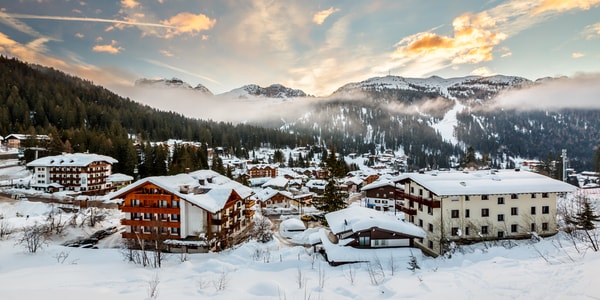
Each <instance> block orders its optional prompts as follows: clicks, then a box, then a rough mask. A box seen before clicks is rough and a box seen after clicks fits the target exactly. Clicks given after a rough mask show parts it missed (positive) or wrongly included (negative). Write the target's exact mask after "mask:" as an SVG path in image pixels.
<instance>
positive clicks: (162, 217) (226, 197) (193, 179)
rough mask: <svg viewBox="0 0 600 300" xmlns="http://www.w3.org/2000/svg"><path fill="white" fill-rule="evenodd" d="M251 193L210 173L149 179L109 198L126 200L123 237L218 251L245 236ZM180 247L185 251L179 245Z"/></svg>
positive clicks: (142, 180) (249, 220)
mask: <svg viewBox="0 0 600 300" xmlns="http://www.w3.org/2000/svg"><path fill="white" fill-rule="evenodd" d="M253 194H254V192H253V191H252V189H250V188H248V187H246V186H244V185H242V184H240V183H238V182H235V181H233V180H230V179H229V178H227V177H226V176H223V175H220V174H218V173H216V172H214V171H210V170H200V171H195V172H192V173H189V174H178V175H173V176H158V177H147V178H144V179H141V180H138V181H136V182H134V183H132V184H130V185H129V186H127V187H124V188H122V189H120V190H119V191H117V192H116V193H115V194H114V195H112V196H111V199H122V205H121V206H120V209H121V211H122V212H124V213H125V218H124V219H122V220H121V224H123V225H125V226H126V228H127V229H126V231H125V232H123V233H122V235H123V238H126V239H131V240H134V241H146V242H148V241H156V240H157V239H159V240H162V241H167V240H168V241H169V243H168V244H169V245H171V247H179V248H181V247H187V249H188V250H190V249H191V248H195V249H198V251H206V250H208V249H214V250H219V249H222V248H224V247H226V246H227V245H228V244H231V243H234V242H235V240H236V239H237V238H242V237H243V235H244V232H245V231H246V229H248V228H249V226H250V224H252V217H253V215H254V203H255V201H254V199H253V197H252V196H253ZM180 246H181V247H180Z"/></svg>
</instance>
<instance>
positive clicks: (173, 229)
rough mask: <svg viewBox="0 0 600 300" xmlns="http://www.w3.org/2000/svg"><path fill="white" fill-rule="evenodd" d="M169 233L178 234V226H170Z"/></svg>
mask: <svg viewBox="0 0 600 300" xmlns="http://www.w3.org/2000/svg"><path fill="white" fill-rule="evenodd" d="M171 234H179V228H177V227H173V228H171Z"/></svg>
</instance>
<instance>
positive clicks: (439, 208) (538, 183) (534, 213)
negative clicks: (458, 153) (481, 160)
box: [394, 170, 576, 255]
mask: <svg viewBox="0 0 600 300" xmlns="http://www.w3.org/2000/svg"><path fill="white" fill-rule="evenodd" d="M394 181H395V182H398V183H401V184H403V185H404V192H403V193H402V197H403V198H404V204H403V207H402V211H404V212H405V213H406V215H407V218H406V219H407V220H408V221H410V222H412V223H414V224H415V225H417V226H420V227H422V228H423V229H424V230H425V232H426V233H427V236H426V237H425V238H424V239H422V240H418V241H416V242H415V244H416V245H417V246H419V247H420V248H422V249H423V250H424V251H425V252H428V253H430V254H432V255H438V254H442V253H443V252H445V247H446V246H447V245H449V243H450V242H453V241H454V242H459V243H460V242H472V241H481V240H492V239H504V238H523V237H528V236H530V235H531V232H536V233H537V234H539V235H542V236H544V235H552V234H555V233H556V232H557V230H558V229H557V224H556V199H557V197H558V196H559V195H560V194H563V193H567V192H572V191H574V190H575V189H576V188H575V187H574V186H572V185H569V184H567V183H564V182H562V181H558V180H554V179H551V178H549V177H546V176H543V175H540V174H536V173H532V172H526V171H518V170H501V171H495V170H486V171H474V172H458V171H449V172H431V173H421V174H419V173H409V174H404V175H402V176H400V177H398V178H395V179H394Z"/></svg>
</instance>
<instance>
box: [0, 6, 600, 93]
mask: <svg viewBox="0 0 600 300" xmlns="http://www.w3.org/2000/svg"><path fill="white" fill-rule="evenodd" d="M0 53H1V54H3V55H6V56H9V57H16V58H19V59H21V60H23V61H26V62H29V63H36V64H41V65H44V66H50V67H54V68H57V69H59V70H62V71H64V72H67V73H70V74H72V75H75V76H79V77H82V78H85V79H88V80H91V81H93V82H94V83H96V84H100V85H103V86H106V87H109V88H110V87H113V86H128V85H129V86H130V85H133V83H134V81H135V80H136V79H139V78H173V77H176V78H179V79H182V80H184V81H186V82H188V83H190V84H191V85H193V86H195V85H197V84H202V85H204V86H206V87H207V88H209V89H210V90H211V91H212V92H213V93H215V94H219V93H224V92H227V91H230V90H232V89H235V88H239V87H241V86H243V85H246V84H258V85H261V86H268V85H270V84H274V83H279V84H283V85H285V86H288V87H291V88H295V89H302V90H303V91H305V92H306V93H308V94H311V95H316V96H327V95H329V94H331V93H332V92H333V91H335V90H336V89H337V88H339V87H340V86H342V85H344V84H346V83H348V82H355V81H361V80H365V79H367V78H370V77H374V76H385V75H389V74H391V75H398V76H405V77H428V76H432V75H438V76H441V77H446V78H448V77H460V76H467V75H493V74H503V75H514V76H522V77H525V78H528V79H531V80H535V79H537V78H541V77H547V76H551V77H553V76H575V75H578V74H590V73H591V74H597V73H599V72H600V0H514V1H513V0H507V1H500V0H489V1H480V0H461V1H443V0H436V1H418V0H389V1H386V0H374V1H347V0H318V1H317V0H290V1H272V0H271V1H266V0H206V1H185V0H121V1H76V0H11V1H3V3H1V4H0Z"/></svg>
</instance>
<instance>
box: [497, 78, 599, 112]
mask: <svg viewBox="0 0 600 300" xmlns="http://www.w3.org/2000/svg"><path fill="white" fill-rule="evenodd" d="M598 95H600V74H598V73H597V74H578V75H576V76H574V77H572V78H560V79H550V80H546V81H545V82H544V83H542V84H538V85H534V86H532V87H530V88H523V89H517V90H510V91H507V92H504V93H501V94H500V95H499V96H498V97H496V98H495V100H494V104H493V105H491V107H490V109H499V108H506V109H519V110H540V109H542V110H544V109H545V110H561V109H600V101H598ZM566 99H568V101H565V100H566Z"/></svg>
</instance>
